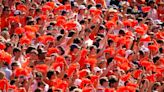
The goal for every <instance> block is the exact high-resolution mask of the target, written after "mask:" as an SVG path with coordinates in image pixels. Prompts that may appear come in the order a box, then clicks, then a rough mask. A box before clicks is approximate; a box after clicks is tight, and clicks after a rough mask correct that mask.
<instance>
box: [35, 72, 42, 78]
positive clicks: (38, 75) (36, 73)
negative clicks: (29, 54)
mask: <svg viewBox="0 0 164 92" xmlns="http://www.w3.org/2000/svg"><path fill="white" fill-rule="evenodd" d="M35 77H40V78H42V77H43V75H42V73H40V72H35Z"/></svg>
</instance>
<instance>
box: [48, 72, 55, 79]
mask: <svg viewBox="0 0 164 92" xmlns="http://www.w3.org/2000/svg"><path fill="white" fill-rule="evenodd" d="M55 77H56V73H55V71H52V70H49V71H48V72H47V78H48V79H49V80H52V79H55Z"/></svg>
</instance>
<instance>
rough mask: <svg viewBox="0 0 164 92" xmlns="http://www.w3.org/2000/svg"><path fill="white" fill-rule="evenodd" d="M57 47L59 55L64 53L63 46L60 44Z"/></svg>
mask: <svg viewBox="0 0 164 92" xmlns="http://www.w3.org/2000/svg"><path fill="white" fill-rule="evenodd" d="M57 48H58V50H59V54H60V55H64V54H65V50H64V48H63V47H62V46H58V47H57Z"/></svg>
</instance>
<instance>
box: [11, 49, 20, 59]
mask: <svg viewBox="0 0 164 92" xmlns="http://www.w3.org/2000/svg"><path fill="white" fill-rule="evenodd" d="M13 55H14V56H15V57H20V55H21V49H20V48H14V49H13Z"/></svg>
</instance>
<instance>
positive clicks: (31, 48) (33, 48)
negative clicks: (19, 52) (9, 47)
mask: <svg viewBox="0 0 164 92" xmlns="http://www.w3.org/2000/svg"><path fill="white" fill-rule="evenodd" d="M32 50H35V47H28V48H27V50H26V54H28V53H30V52H31V51H32Z"/></svg>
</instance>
